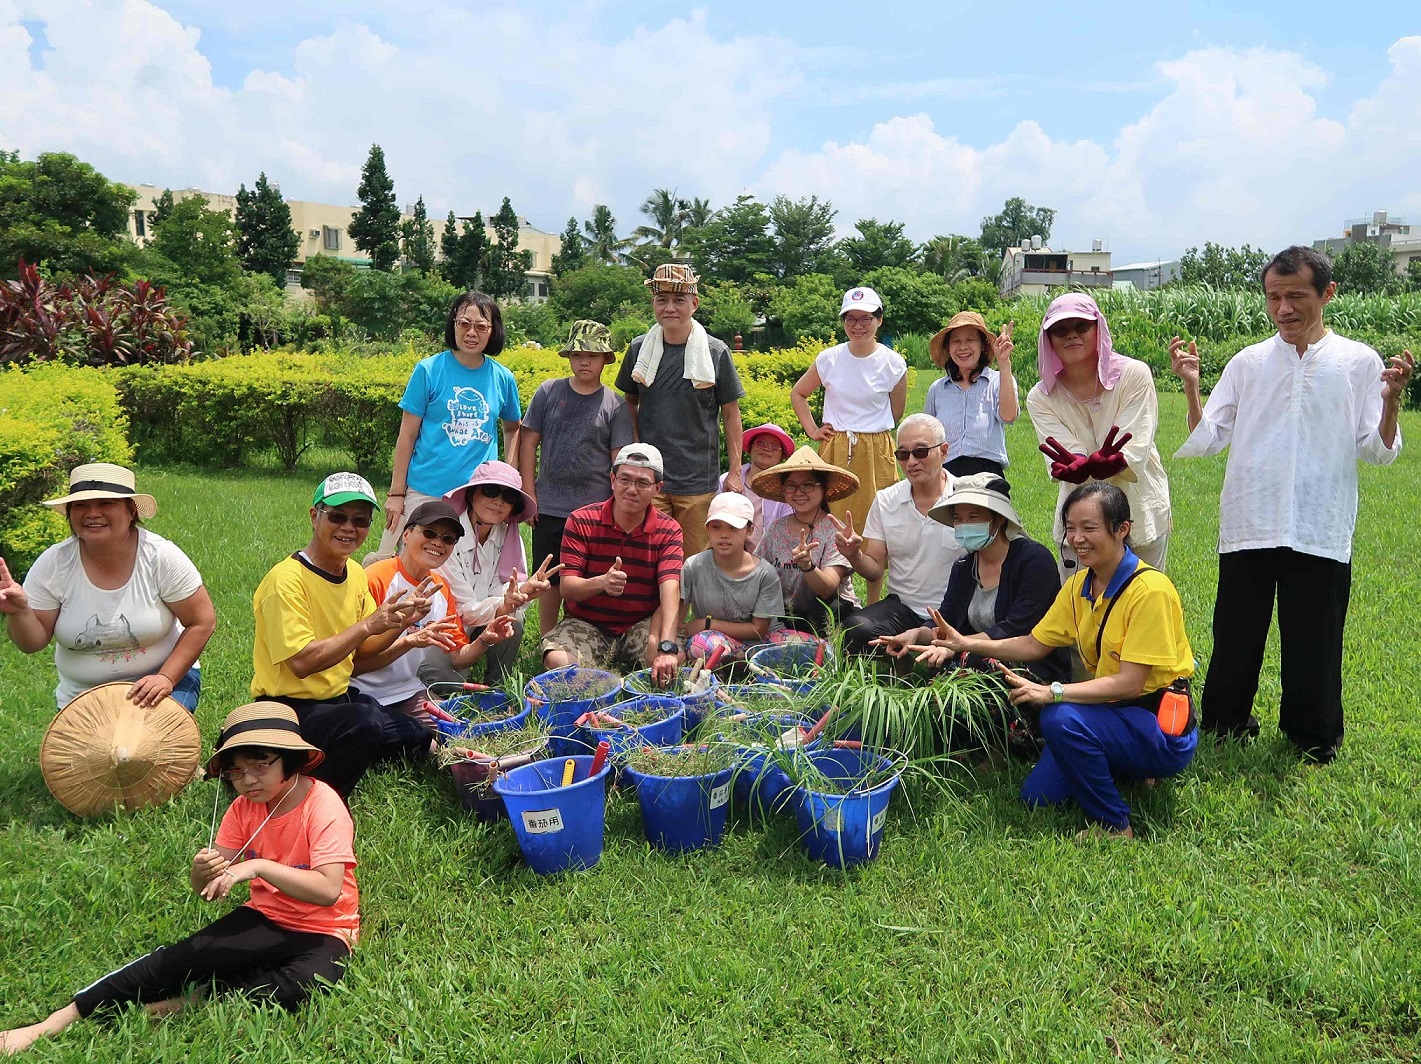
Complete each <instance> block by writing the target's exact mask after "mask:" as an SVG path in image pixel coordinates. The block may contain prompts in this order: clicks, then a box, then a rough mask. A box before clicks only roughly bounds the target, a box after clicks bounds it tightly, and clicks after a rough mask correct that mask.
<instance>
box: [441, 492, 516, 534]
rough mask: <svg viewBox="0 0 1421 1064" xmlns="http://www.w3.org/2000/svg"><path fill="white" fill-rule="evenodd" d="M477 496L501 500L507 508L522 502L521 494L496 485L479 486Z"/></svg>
mask: <svg viewBox="0 0 1421 1064" xmlns="http://www.w3.org/2000/svg"><path fill="white" fill-rule="evenodd" d="M479 494H480V495H482V496H483V497H484V498H485V499H502V500H503V501H504V502H506V503H508V505H509V506H517V505H518V504H519V503H521V502H522V501H523V494H522V492H519V491H515V490H514V489H513V488H500V487H499V486H498V485H497V484H480V485H479ZM450 542H453V541H452V540H451V541H450Z"/></svg>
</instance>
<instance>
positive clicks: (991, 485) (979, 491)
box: [928, 473, 1022, 532]
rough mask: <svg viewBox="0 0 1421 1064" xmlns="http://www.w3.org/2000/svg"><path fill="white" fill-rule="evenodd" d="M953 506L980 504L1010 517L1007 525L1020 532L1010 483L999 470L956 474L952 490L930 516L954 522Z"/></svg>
mask: <svg viewBox="0 0 1421 1064" xmlns="http://www.w3.org/2000/svg"><path fill="white" fill-rule="evenodd" d="M954 506H980V507H982V508H983V509H984V510H991V511H992V513H994V514H997V515H999V516H1001V517H1005V518H1006V519H1007V528H1008V530H1009V531H1012V532H1020V531H1021V530H1022V528H1021V518H1020V517H1018V516H1017V512H1016V507H1015V506H1013V505H1012V504H1011V485H1010V484H1008V483H1007V482H1006V481H1005V480H1004V479H1002V477H1001V476H1000V475H999V474H997V473H971V474H968V475H967V476H965V477H953V479H952V494H950V495H949V496H948V497H947V498H945V499H943V500H942V502H940V503H938V504H937V505H936V506H934V507H933V508H932V509H931V510H929V511H928V516H929V517H931V518H932V519H933V520H934V521H936V522H938V524H942V525H947V526H949V527H951V525H952V508H953V507H954Z"/></svg>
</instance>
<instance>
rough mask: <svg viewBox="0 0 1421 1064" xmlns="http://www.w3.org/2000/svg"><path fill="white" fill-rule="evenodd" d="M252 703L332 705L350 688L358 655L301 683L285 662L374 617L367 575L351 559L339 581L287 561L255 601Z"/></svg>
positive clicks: (295, 560) (299, 561) (296, 560)
mask: <svg viewBox="0 0 1421 1064" xmlns="http://www.w3.org/2000/svg"><path fill="white" fill-rule="evenodd" d="M252 611H253V612H254V613H255V614H256V622H257V623H256V638H255V639H254V640H253V642H252V697H253V698H261V697H262V696H263V695H279V696H281V697H284V698H311V699H317V700H320V699H327V698H337V697H339V696H340V695H343V694H344V693H345V691H346V688H348V687H349V686H350V675H351V672H352V671H354V668H355V655H354V654H351V655H350V656H349V657H346V658H344V659H342V660H341V661H338V662H336V663H335V664H334V665H332V666H331V667H330V668H329V669H325V670H323V671H321V672H314V673H312V674H311V675H310V676H307V677H306V678H305V679H301V678H300V677H298V676H297V675H296V674H295V673H294V672H292V671H291V668H290V666H288V665H287V664H286V662H287V661H288V660H289V659H290V658H292V657H293V656H295V655H296V654H299V653H301V651H303V650H305V649H306V647H308V646H309V645H310V644H311V643H314V642H315V641H316V640H318V639H328V638H330V637H331V636H333V635H337V634H338V633H340V632H343V631H345V630H346V629H347V628H349V627H350V626H351V625H353V624H355V623H356V622H358V621H361V620H363V619H364V618H366V617H368V616H369V615H370V614H372V613H374V612H375V600H374V598H373V597H372V596H371V594H370V585H369V584H368V583H367V582H366V580H365V570H364V569H362V568H361V567H360V566H359V565H358V564H357V563H356V562H353V561H350V560H349V559H347V561H346V563H345V576H344V577H343V578H341V579H339V580H337V579H336V578H335V577H333V576H331V575H330V574H329V573H323V572H320V571H319V570H316V569H314V568H312V567H311V566H309V565H308V564H307V563H306V562H305V561H303V560H302V559H301V558H299V557H297V556H296V555H292V556H291V557H290V558H283V559H282V560H281V561H279V562H277V563H276V564H275V565H274V566H272V568H271V571H270V572H268V573H267V574H266V576H264V577H263V578H262V582H261V583H260V584H258V585H257V590H256V594H255V595H253V596H252Z"/></svg>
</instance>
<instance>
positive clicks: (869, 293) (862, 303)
mask: <svg viewBox="0 0 1421 1064" xmlns="http://www.w3.org/2000/svg"><path fill="white" fill-rule="evenodd" d="M882 309H883V300H881V299H879V298H878V293H877V292H875V291H874V290H873V289H872V288H862V287H860V288H850V289H849V290H848V291H847V292H845V293H844V303H843V305H842V306H841V307H839V317H841V318H842V317H843V316H844V315H845V314H847V313H848V312H849V311H851V310H861V311H863V312H864V313H865V314H873V313H874V312H876V311H880V310H882Z"/></svg>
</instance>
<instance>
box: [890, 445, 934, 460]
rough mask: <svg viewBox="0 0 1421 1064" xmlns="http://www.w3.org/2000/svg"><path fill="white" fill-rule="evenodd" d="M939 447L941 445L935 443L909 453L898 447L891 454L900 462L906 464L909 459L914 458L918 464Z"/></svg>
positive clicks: (915, 448) (916, 448)
mask: <svg viewBox="0 0 1421 1064" xmlns="http://www.w3.org/2000/svg"><path fill="white" fill-rule="evenodd" d="M941 446H942V444H940V443H935V444H933V445H932V446H931V447H914V448H913V449H912V450H911V451H909V450H905V449H904V448H902V447H899V448H898V449H897V450H896V451H894V452H893V457H894V458H896V459H898V461H900V462H906V461H907V460H908V459H909V458H916V459H917V460H918V461H919V462H921V461H922V460H923V459H924V458H926V457H927V456H928V455H930V454H932V453H933V452H934V451H936V450H937V449H938V448H939V447H941Z"/></svg>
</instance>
